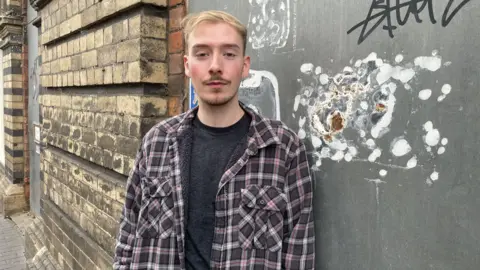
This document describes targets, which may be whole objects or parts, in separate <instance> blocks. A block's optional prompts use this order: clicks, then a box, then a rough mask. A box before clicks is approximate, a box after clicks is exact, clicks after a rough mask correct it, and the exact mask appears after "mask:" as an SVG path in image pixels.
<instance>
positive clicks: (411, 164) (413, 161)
mask: <svg viewBox="0 0 480 270" xmlns="http://www.w3.org/2000/svg"><path fill="white" fill-rule="evenodd" d="M417 162H418V161H417V156H413V157H412V158H410V159H409V160H408V161H407V168H409V169H412V168H415V167H417Z"/></svg>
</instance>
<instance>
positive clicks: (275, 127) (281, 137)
mask: <svg viewBox="0 0 480 270" xmlns="http://www.w3.org/2000/svg"><path fill="white" fill-rule="evenodd" d="M261 121H262V122H264V125H265V127H266V128H267V129H268V130H270V131H271V133H272V135H273V136H274V137H276V141H277V143H278V144H280V145H281V147H282V148H284V149H285V150H286V151H287V154H288V155H289V156H292V155H295V154H298V151H299V150H302V149H303V148H304V144H303V142H302V140H301V139H300V137H299V136H298V134H297V133H296V132H295V131H294V130H293V129H292V128H291V127H289V126H288V125H286V124H285V123H284V122H282V121H280V120H275V119H269V118H262V120H261Z"/></svg>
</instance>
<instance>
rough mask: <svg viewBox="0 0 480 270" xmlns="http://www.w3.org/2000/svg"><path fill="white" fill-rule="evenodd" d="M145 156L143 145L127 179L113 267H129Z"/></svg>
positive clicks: (140, 195) (119, 268) (139, 202)
mask: <svg viewBox="0 0 480 270" xmlns="http://www.w3.org/2000/svg"><path fill="white" fill-rule="evenodd" d="M142 145H143V143H142ZM145 156H146V155H145V152H144V151H143V147H141V148H140V149H139V151H138V153H137V157H136V159H135V163H134V167H133V169H132V171H131V173H130V176H129V177H128V180H127V186H126V195H125V204H124V206H123V210H122V214H121V218H120V228H119V232H118V235H117V239H116V245H115V254H114V260H113V269H118V270H121V269H129V268H130V263H131V261H132V249H133V244H134V241H135V231H136V228H137V220H138V213H139V209H140V205H141V197H142V190H141V185H140V181H141V179H142V177H143V175H144V172H145V170H144V169H145V158H144V157H145Z"/></svg>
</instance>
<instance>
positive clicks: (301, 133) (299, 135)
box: [298, 128, 307, 140]
mask: <svg viewBox="0 0 480 270" xmlns="http://www.w3.org/2000/svg"><path fill="white" fill-rule="evenodd" d="M306 136H307V133H306V132H305V130H304V129H303V128H301V129H300V130H299V131H298V137H299V138H300V139H302V140H303V139H305V137H306Z"/></svg>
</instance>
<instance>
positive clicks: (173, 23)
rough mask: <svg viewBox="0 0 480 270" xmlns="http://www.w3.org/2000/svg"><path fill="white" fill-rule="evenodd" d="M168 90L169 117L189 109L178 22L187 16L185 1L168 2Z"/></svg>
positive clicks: (182, 47)
mask: <svg viewBox="0 0 480 270" xmlns="http://www.w3.org/2000/svg"><path fill="white" fill-rule="evenodd" d="M168 11H169V12H168V13H169V14H168V16H169V20H168V59H169V61H168V90H169V94H170V96H171V97H170V99H169V104H168V107H169V115H171V116H173V115H176V114H180V113H182V112H184V111H187V110H188V108H189V89H188V78H187V77H186V76H185V70H184V66H183V55H184V53H185V44H184V40H183V31H182V29H181V26H180V22H181V21H182V19H183V18H184V17H185V16H186V14H187V5H186V0H168Z"/></svg>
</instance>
